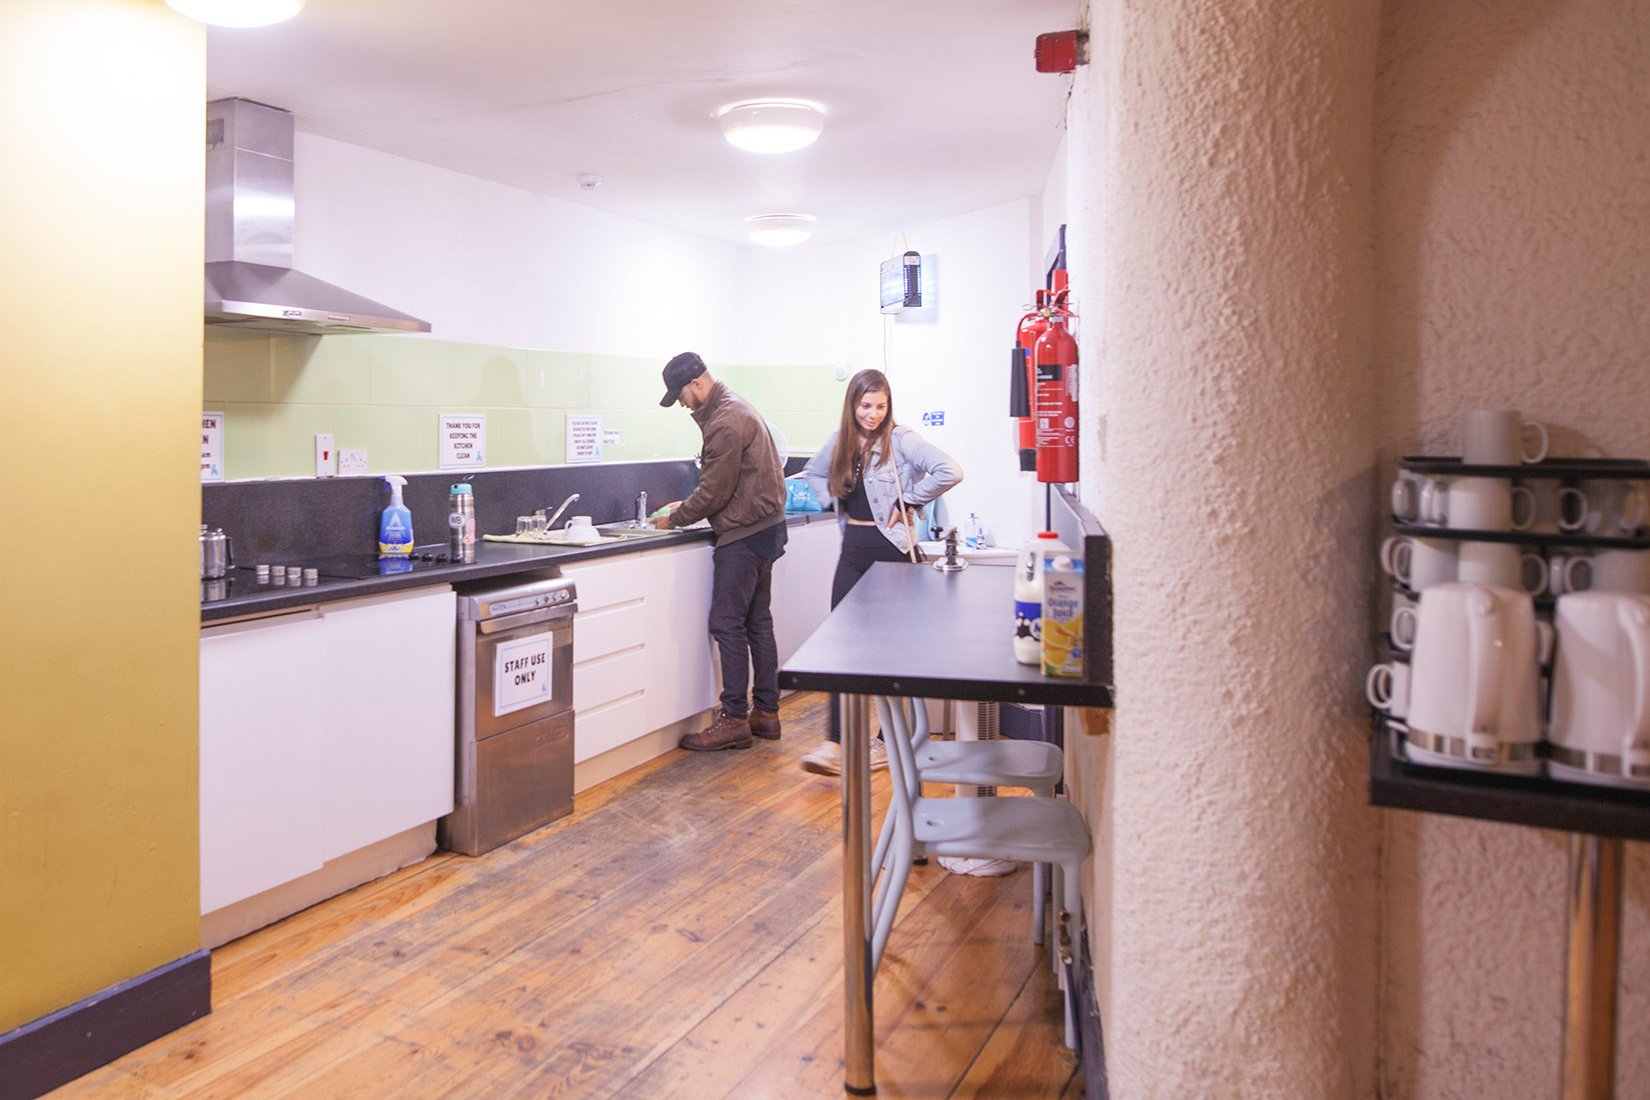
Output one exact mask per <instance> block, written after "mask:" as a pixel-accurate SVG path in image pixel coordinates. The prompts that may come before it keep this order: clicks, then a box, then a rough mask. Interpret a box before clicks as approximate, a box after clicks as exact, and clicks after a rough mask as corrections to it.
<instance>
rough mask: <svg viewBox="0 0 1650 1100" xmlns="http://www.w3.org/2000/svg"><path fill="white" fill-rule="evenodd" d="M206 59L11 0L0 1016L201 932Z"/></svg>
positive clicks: (144, 9) (101, 982)
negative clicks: (199, 566) (198, 531)
mask: <svg viewBox="0 0 1650 1100" xmlns="http://www.w3.org/2000/svg"><path fill="white" fill-rule="evenodd" d="M205 69H206V35H205V31H204V29H203V28H202V27H201V25H200V24H198V23H193V22H190V21H189V20H186V19H184V18H183V17H182V16H179V15H177V14H175V13H173V12H172V11H171V10H170V9H168V8H166V7H164V6H163V5H162V4H161V3H159V0H7V2H6V3H4V4H0V102H3V103H4V104H6V108H5V110H4V111H0V165H3V166H4V167H3V168H0V210H3V211H4V214H3V215H0V223H3V225H4V229H3V230H0V236H3V238H4V241H5V247H4V248H0V333H4V337H3V345H0V363H3V370H4V377H5V396H6V412H7V420H6V431H5V436H4V438H5V441H6V451H7V454H8V456H9V458H10V462H9V467H10V469H9V476H8V478H7V482H6V503H7V510H8V515H9V516H10V518H11V525H10V529H11V536H12V537H11V538H10V540H9V545H8V549H7V554H6V562H5V564H4V565H3V566H0V623H4V624H5V625H4V630H3V631H0V683H3V684H4V685H5V703H4V705H3V707H0V1032H4V1031H7V1030H9V1029H10V1028H12V1027H14V1026H16V1025H18V1024H21V1023H25V1022H27V1021H29V1020H33V1019H36V1018H38V1017H40V1016H42V1015H45V1014H46V1013H48V1012H51V1011H54V1010H55V1009H58V1008H60V1007H62V1006H64V1005H66V1004H69V1003H72V1002H74V1001H76V1000H79V999H80V998H83V997H86V996H88V995H90V994H93V993H96V992H98V991H100V990H103V989H105V988H107V987H108V986H111V985H113V984H115V983H117V982H120V981H122V980H124V979H127V978H131V977H134V976H136V975H139V974H142V973H145V972H146V971H149V970H151V969H153V968H155V967H157V966H161V965H163V964H165V963H169V962H171V961H173V960H175V959H177V958H179V957H181V956H183V955H186V954H188V953H189V952H191V951H193V950H195V949H197V948H198V947H199V946H200V916H199V914H200V908H199V904H198V883H199V871H198V867H199V858H198V852H199V845H198V843H197V835H196V834H197V829H198V825H197V819H198V811H197V798H196V785H197V781H196V761H197V733H196V726H197V717H196V716H197V713H198V712H197V702H196V648H197V638H198V636H199V630H200V621H199V617H198V614H197V612H196V596H197V594H198V593H197V591H196V588H197V584H198V579H197V574H195V573H191V572H190V571H189V567H190V566H191V565H194V564H196V561H195V555H191V554H190V552H189V551H190V549H191V547H190V545H189V538H190V535H191V528H192V526H193V525H195V524H198V523H199V522H200V485H199V477H198V474H197V470H198V461H199V460H198V457H197V451H196V449H195V446H194V439H195V434H196V426H197V424H198V423H199V420H198V415H199V410H200V393H201V326H200V302H201V278H202V272H201V255H202V241H201V237H202V217H201V210H202V191H203V187H204V184H203V173H202V170H201V156H202V148H203V144H204V136H205V135H204V129H205V120H204V116H203V112H202V110H201V105H202V102H203V99H202V96H203V88H204V87H205V77H206V74H205ZM94 307H95V308H94ZM6 1091H7V1090H6V1087H5V1083H4V1082H0V1093H3V1092H6Z"/></svg>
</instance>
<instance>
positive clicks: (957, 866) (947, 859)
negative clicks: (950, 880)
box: [940, 856, 1019, 878]
mask: <svg viewBox="0 0 1650 1100" xmlns="http://www.w3.org/2000/svg"><path fill="white" fill-rule="evenodd" d="M940 866H941V867H944V868H945V869H946V870H947V871H950V872H951V873H952V874H953V875H978V876H980V877H981V878H987V877H992V876H996V875H1007V874H1012V873H1013V872H1014V869H1015V868H1016V867H1018V866H1019V864H1018V863H1015V862H1014V861H1013V860H1011V859H971V858H968V857H966V856H941V857H940Z"/></svg>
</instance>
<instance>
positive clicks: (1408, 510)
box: [1391, 470, 1449, 527]
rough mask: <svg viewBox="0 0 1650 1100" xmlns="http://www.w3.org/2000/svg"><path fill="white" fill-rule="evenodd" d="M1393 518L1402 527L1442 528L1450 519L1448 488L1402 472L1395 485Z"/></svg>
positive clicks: (1418, 475) (1440, 482) (1394, 482)
mask: <svg viewBox="0 0 1650 1100" xmlns="http://www.w3.org/2000/svg"><path fill="white" fill-rule="evenodd" d="M1391 495H1392V515H1393V518H1394V519H1396V520H1398V521H1399V522H1400V523H1420V524H1424V525H1426V526H1428V527H1442V526H1443V525H1444V521H1445V520H1446V519H1448V518H1449V485H1448V484H1447V483H1446V482H1444V481H1442V480H1439V479H1437V478H1430V477H1424V476H1422V475H1421V474H1414V473H1410V472H1408V471H1407V470H1400V471H1399V472H1398V476H1397V478H1396V479H1394V480H1393V482H1392V494H1391Z"/></svg>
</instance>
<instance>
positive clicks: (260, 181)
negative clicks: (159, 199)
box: [206, 99, 430, 335]
mask: <svg viewBox="0 0 1650 1100" xmlns="http://www.w3.org/2000/svg"><path fill="white" fill-rule="evenodd" d="M292 132H293V126H292V115H291V113H290V112H287V111H283V110H281V109H279V108H277V107H266V106H264V105H263V104H262V103H254V102H252V101H251V100H249V99H217V100H213V101H212V102H211V103H208V104H207V105H206V323H207V324H209V325H232V326H234V327H236V328H252V329H269V330H271V331H274V332H307V333H314V334H316V335H327V334H329V333H344V332H428V331H430V326H429V323H428V322H427V321H420V320H419V319H418V318H416V317H409V316H408V315H407V314H405V313H402V312H400V311H399V310H394V309H390V308H389V307H388V306H383V305H379V304H378V303H377V302H374V301H372V300H371V299H369V298H363V297H361V296H360V295H359V294H352V293H350V292H349V291H347V290H344V289H343V288H341V287H336V286H333V285H332V284H331V283H325V282H322V281H321V280H320V279H317V278H315V277H313V276H310V275H305V274H304V273H303V272H301V271H294V270H293V268H292V225H293V209H294V207H293V200H292V195H293V188H292Z"/></svg>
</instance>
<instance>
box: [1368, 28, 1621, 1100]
mask: <svg viewBox="0 0 1650 1100" xmlns="http://www.w3.org/2000/svg"><path fill="white" fill-rule="evenodd" d="M1647 73H1650V8H1647V7H1646V5H1644V4H1642V3H1639V2H1636V0H1564V2H1554V0H1506V2H1502V3H1497V4H1482V3H1477V2H1473V0H1404V2H1393V3H1388V4H1387V5H1386V6H1385V11H1384V13H1383V17H1382V27H1381V39H1380V80H1379V83H1378V86H1377V97H1376V113H1375V146H1376V150H1377V163H1376V189H1375V212H1376V227H1377V233H1376V238H1375V240H1376V259H1377V279H1376V301H1377V303H1378V312H1377V329H1376V332H1377V341H1376V362H1377V364H1378V367H1377V379H1378V382H1379V386H1378V389H1377V395H1378V404H1377V405H1376V409H1377V412H1378V417H1377V426H1378V431H1379V439H1378V440H1377V443H1378V446H1379V459H1380V469H1381V471H1382V474H1383V478H1382V480H1383V482H1384V480H1385V478H1386V477H1387V476H1389V475H1390V472H1391V470H1392V468H1393V467H1392V464H1393V462H1394V461H1395V460H1396V459H1397V457H1398V456H1400V455H1402V454H1409V453H1416V452H1428V453H1448V454H1453V453H1459V447H1460V441H1459V437H1458V434H1457V417H1458V413H1459V412H1460V411H1461V410H1463V409H1469V408H1485V407H1490V408H1503V407H1512V408H1519V409H1522V410H1524V412H1525V414H1526V415H1527V416H1530V417H1532V418H1534V419H1539V420H1542V421H1544V422H1546V423H1547V424H1548V425H1549V426H1550V427H1551V428H1552V429H1553V438H1554V443H1555V448H1554V449H1555V452H1556V453H1558V454H1569V455H1581V454H1607V455H1618V456H1633V457H1650V82H1647V79H1646V74H1647ZM1374 507H1377V503H1376V500H1372V501H1371V508H1374ZM1375 579H1376V574H1375V572H1374V570H1373V568H1371V569H1370V571H1369V580H1370V583H1372V584H1373V583H1375ZM1385 830H1386V832H1385V840H1384V845H1383V848H1384V854H1383V866H1382V881H1383V883H1384V885H1385V890H1384V898H1383V924H1384V929H1385V932H1384V940H1385V953H1384V975H1383V981H1382V987H1381V1016H1382V1042H1381V1047H1382V1063H1381V1079H1382V1085H1383V1094H1384V1095H1386V1096H1390V1097H1479V1096H1505V1097H1525V1096H1552V1095H1556V1094H1557V1088H1558V1084H1557V1083H1558V1072H1559V1060H1560V1046H1559V1044H1560V1036H1559V1027H1560V1019H1561V1014H1562V1011H1563V999H1562V998H1563V981H1564V957H1563V952H1564V893H1565V873H1566V867H1567V855H1566V851H1567V850H1566V845H1565V840H1564V838H1563V836H1561V835H1560V834H1555V833H1545V832H1538V831H1536V830H1533V829H1525V828H1520V827H1515V826H1508V825H1492V824H1481V823H1478V822H1472V821H1463V820H1456V819H1451V818H1442V817H1423V816H1420V815H1415V814H1405V813H1392V814H1389V815H1387V821H1386V825H1385ZM1623 941H1624V946H1623V953H1622V972H1621V1005H1620V1019H1621V1027H1620V1029H1619V1032H1618V1034H1619V1039H1618V1060H1617V1081H1618V1089H1617V1093H1616V1095H1617V1097H1618V1098H1620V1100H1645V1098H1647V1097H1650V1044H1647V1043H1646V1042H1645V1038H1646V1034H1647V1031H1646V1025H1647V1022H1650V849H1647V846H1646V845H1643V844H1636V843H1630V844H1628V845H1627V876H1626V906H1625V924H1624V931H1623Z"/></svg>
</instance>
